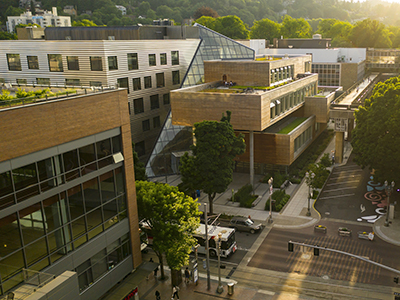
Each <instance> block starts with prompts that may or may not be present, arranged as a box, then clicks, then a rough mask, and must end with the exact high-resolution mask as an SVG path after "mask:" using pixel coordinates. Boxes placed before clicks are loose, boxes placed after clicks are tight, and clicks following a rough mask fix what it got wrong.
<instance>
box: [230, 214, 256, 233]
mask: <svg viewBox="0 0 400 300" xmlns="http://www.w3.org/2000/svg"><path fill="white" fill-rule="evenodd" d="M229 227H233V228H235V229H236V231H247V232H250V233H255V232H256V231H259V230H260V229H261V228H262V225H261V224H258V225H255V224H254V222H253V221H252V220H251V219H249V218H246V217H233V218H232V219H231V221H230V223H229Z"/></svg>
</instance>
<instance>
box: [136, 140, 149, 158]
mask: <svg viewBox="0 0 400 300" xmlns="http://www.w3.org/2000/svg"><path fill="white" fill-rule="evenodd" d="M144 146H145V145H144V141H141V142H137V143H136V144H135V151H136V153H137V154H138V156H143V155H145V154H146V149H145V147H144Z"/></svg>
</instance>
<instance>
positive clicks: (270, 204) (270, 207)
mask: <svg viewBox="0 0 400 300" xmlns="http://www.w3.org/2000/svg"><path fill="white" fill-rule="evenodd" d="M273 182H274V179H273V178H272V177H271V178H270V179H268V184H269V217H268V223H272V222H273V221H272V200H271V195H272V189H273V187H272V183H273Z"/></svg>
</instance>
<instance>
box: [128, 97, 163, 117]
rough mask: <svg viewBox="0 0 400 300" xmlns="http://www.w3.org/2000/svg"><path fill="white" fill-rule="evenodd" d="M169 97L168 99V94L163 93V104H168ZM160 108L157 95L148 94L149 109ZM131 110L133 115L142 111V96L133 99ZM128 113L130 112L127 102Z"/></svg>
mask: <svg viewBox="0 0 400 300" xmlns="http://www.w3.org/2000/svg"><path fill="white" fill-rule="evenodd" d="M169 103H170V99H169V94H164V95H163V104H164V105H169ZM158 108H160V100H159V95H158V94H157V95H151V96H150V109H151V110H153V109H158ZM133 112H134V114H135V115H137V114H141V113H143V112H144V101H143V98H137V99H134V100H133ZM129 114H131V106H130V104H129Z"/></svg>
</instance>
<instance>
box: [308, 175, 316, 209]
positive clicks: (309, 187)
mask: <svg viewBox="0 0 400 300" xmlns="http://www.w3.org/2000/svg"><path fill="white" fill-rule="evenodd" d="M314 177H315V174H314V173H313V172H311V173H308V172H306V183H307V185H308V209H307V213H306V216H308V217H309V216H311V211H310V198H311V185H312V182H313V180H314Z"/></svg>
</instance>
